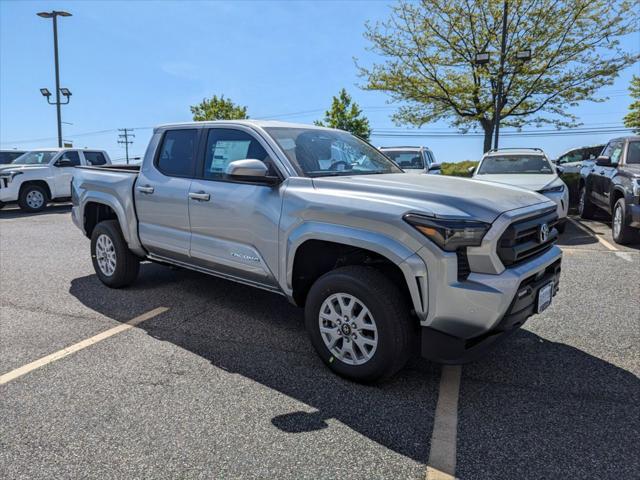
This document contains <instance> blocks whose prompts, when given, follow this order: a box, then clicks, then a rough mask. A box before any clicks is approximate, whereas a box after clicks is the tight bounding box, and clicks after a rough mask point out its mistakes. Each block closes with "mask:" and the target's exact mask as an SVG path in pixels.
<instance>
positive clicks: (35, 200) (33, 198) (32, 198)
mask: <svg viewBox="0 0 640 480" xmlns="http://www.w3.org/2000/svg"><path fill="white" fill-rule="evenodd" d="M26 202H27V205H28V206H29V208H32V209H33V210H38V209H39V208H41V207H42V204H43V203H44V195H43V194H42V192H41V191H40V190H31V191H29V193H27V197H26Z"/></svg>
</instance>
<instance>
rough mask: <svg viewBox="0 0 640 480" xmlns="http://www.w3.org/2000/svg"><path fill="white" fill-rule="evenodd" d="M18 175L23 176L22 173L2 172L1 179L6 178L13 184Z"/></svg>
mask: <svg viewBox="0 0 640 480" xmlns="http://www.w3.org/2000/svg"><path fill="white" fill-rule="evenodd" d="M18 175H22V172H21V171H19V170H18V171H9V172H6V171H5V172H1V173H0V178H4V179H6V180H7V182H11V181H12V180H13V179H14V178H15V177H16V176H18Z"/></svg>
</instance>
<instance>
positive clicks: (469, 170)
mask: <svg viewBox="0 0 640 480" xmlns="http://www.w3.org/2000/svg"><path fill="white" fill-rule="evenodd" d="M475 171H476V167H469V168H467V172H469V173H473V172H475Z"/></svg>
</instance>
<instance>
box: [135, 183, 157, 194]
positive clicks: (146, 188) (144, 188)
mask: <svg viewBox="0 0 640 480" xmlns="http://www.w3.org/2000/svg"><path fill="white" fill-rule="evenodd" d="M136 188H137V189H138V191H139V192H140V193H147V194H151V193H153V187H151V186H149V185H144V186H141V187H136Z"/></svg>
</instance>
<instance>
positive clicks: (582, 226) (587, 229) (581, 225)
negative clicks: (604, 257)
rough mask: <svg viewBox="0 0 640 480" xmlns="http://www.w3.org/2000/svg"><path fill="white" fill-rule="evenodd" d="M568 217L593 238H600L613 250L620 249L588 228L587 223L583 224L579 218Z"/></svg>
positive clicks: (602, 242) (601, 241)
mask: <svg viewBox="0 0 640 480" xmlns="http://www.w3.org/2000/svg"><path fill="white" fill-rule="evenodd" d="M567 219H568V220H569V221H570V222H571V223H573V224H574V225H575V226H576V227H578V228H579V229H580V230H582V231H583V232H585V233H586V234H588V235H590V236H592V237H593V238H595V239H596V240H598V241H599V242H600V243H601V244H602V245H604V246H605V247H606V248H607V249H609V250H611V251H612V252H617V251H618V249H617V248H616V247H614V246H613V245H611V244H610V243H609V242H608V241H606V240H605V239H604V238H602V237H600V235H596V233H595V232H594V231H593V230H591V229H590V228H588V227H587V226H586V225H583V224H582V223H581V222H579V221H578V220H574V219H573V218H570V217H567Z"/></svg>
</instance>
